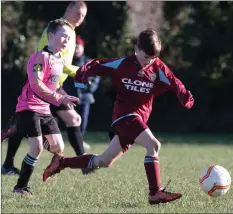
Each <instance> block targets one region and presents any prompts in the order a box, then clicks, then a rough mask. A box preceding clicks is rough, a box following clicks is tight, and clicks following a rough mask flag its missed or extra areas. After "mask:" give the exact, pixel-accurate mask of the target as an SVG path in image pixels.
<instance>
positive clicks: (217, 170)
mask: <svg viewBox="0 0 233 214" xmlns="http://www.w3.org/2000/svg"><path fill="white" fill-rule="evenodd" d="M199 182H200V185H201V188H202V190H203V191H204V192H205V193H207V194H208V195H209V196H214V197H217V196H222V195H224V194H225V193H226V192H227V191H228V190H229V189H230V186H231V176H230V174H229V172H228V171H227V170H226V169H225V168H224V167H222V166H218V165H216V166H210V167H207V168H206V169H204V170H203V172H202V173H201V176H200V178H199Z"/></svg>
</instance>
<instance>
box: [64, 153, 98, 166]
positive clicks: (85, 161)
mask: <svg viewBox="0 0 233 214" xmlns="http://www.w3.org/2000/svg"><path fill="white" fill-rule="evenodd" d="M95 156H96V155H93V154H88V155H80V156H74V157H64V158H62V159H61V162H60V164H61V165H60V166H61V167H64V168H66V167H70V168H72V169H82V168H96V166H95V165H94V157H95Z"/></svg>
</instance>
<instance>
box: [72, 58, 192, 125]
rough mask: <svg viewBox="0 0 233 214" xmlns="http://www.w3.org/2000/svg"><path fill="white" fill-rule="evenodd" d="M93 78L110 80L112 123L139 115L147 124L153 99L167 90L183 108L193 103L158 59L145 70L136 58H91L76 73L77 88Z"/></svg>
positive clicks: (181, 85) (180, 84)
mask: <svg viewBox="0 0 233 214" xmlns="http://www.w3.org/2000/svg"><path fill="white" fill-rule="evenodd" d="M94 75H99V76H110V77H112V85H113V87H114V88H115V90H116V101H115V104H114V110H113V118H112V120H113V121H112V122H113V124H114V123H115V122H117V121H119V120H120V119H122V118H124V117H128V116H139V117H140V118H141V119H142V120H143V121H144V122H145V123H146V122H147V121H148V118H149V116H150V114H151V111H152V103H153V99H154V98H155V97H158V96H160V95H162V94H163V93H164V92H166V91H168V90H170V91H173V92H174V93H175V94H176V95H177V97H178V99H179V101H180V102H181V104H182V105H183V106H185V107H186V108H191V107H192V105H193V103H194V100H193V97H192V95H191V94H190V92H189V91H187V90H186V89H185V86H184V85H183V83H182V82H181V81H180V80H179V79H177V78H176V77H175V76H174V74H173V73H172V71H171V70H170V69H169V68H168V67H167V66H166V65H165V64H164V63H163V62H162V61H161V60H160V59H159V58H156V59H155V60H154V62H153V63H152V64H151V65H148V66H147V67H145V68H142V67H141V66H140V64H139V63H138V61H137V59H136V57H135V56H129V57H122V58H117V59H108V60H98V59H94V60H92V61H90V62H89V63H87V64H85V65H84V66H82V67H81V68H80V69H79V70H78V71H77V74H76V77H75V81H76V87H79V86H82V84H80V82H82V83H84V84H85V83H87V81H88V77H90V76H94Z"/></svg>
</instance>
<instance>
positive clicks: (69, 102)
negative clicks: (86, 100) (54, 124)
mask: <svg viewBox="0 0 233 214" xmlns="http://www.w3.org/2000/svg"><path fill="white" fill-rule="evenodd" d="M77 103H79V98H78V97H73V96H69V95H66V96H65V97H64V99H63V101H62V103H61V104H62V105H64V106H66V107H68V109H74V107H75V106H76V104H77Z"/></svg>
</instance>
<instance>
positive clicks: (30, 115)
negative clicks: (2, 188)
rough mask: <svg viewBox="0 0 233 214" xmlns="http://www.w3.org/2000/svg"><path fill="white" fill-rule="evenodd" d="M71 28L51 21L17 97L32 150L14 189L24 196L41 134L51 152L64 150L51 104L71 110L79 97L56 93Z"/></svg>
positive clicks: (20, 124)
mask: <svg viewBox="0 0 233 214" xmlns="http://www.w3.org/2000/svg"><path fill="white" fill-rule="evenodd" d="M72 31H73V29H72V26H70V24H69V23H68V22H67V21H65V20H54V21H51V22H50V23H49V25H48V38H49V43H48V46H45V48H44V49H43V50H42V51H39V52H37V53H35V54H34V55H32V56H31V57H30V59H29V61H28V64H27V75H28V80H27V82H26V84H25V86H24V87H23V89H22V93H21V95H20V96H19V98H18V103H17V106H16V113H17V120H18V123H17V124H18V126H17V128H18V131H19V133H23V134H26V135H27V136H28V141H29V144H30V150H29V152H28V154H27V155H26V156H25V158H24V160H23V162H22V167H21V171H20V176H19V179H18V182H17V184H16V186H15V187H14V190H13V192H14V193H18V194H21V195H23V196H25V197H31V196H32V193H31V192H30V191H29V189H28V182H29V179H30V177H31V175H32V172H33V169H34V167H35V164H36V162H37V160H38V158H39V157H40V155H41V153H42V151H43V139H42V136H45V137H46V139H47V140H48V142H49V144H50V151H51V152H53V153H61V152H62V151H63V149H64V142H63V139H62V136H61V133H60V130H59V128H58V125H57V123H56V120H55V119H54V117H53V116H52V115H51V112H50V103H51V104H53V105H56V106H60V105H64V106H66V107H68V108H70V109H72V108H73V107H74V105H75V104H74V103H73V102H77V101H78V98H76V97H72V96H68V95H63V94H59V93H57V92H56V89H57V85H58V82H59V79H60V77H61V74H62V72H63V67H64V60H63V59H62V57H61V54H60V53H61V51H62V50H63V49H65V48H66V46H67V45H68V44H69V42H70V34H71V32H72Z"/></svg>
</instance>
